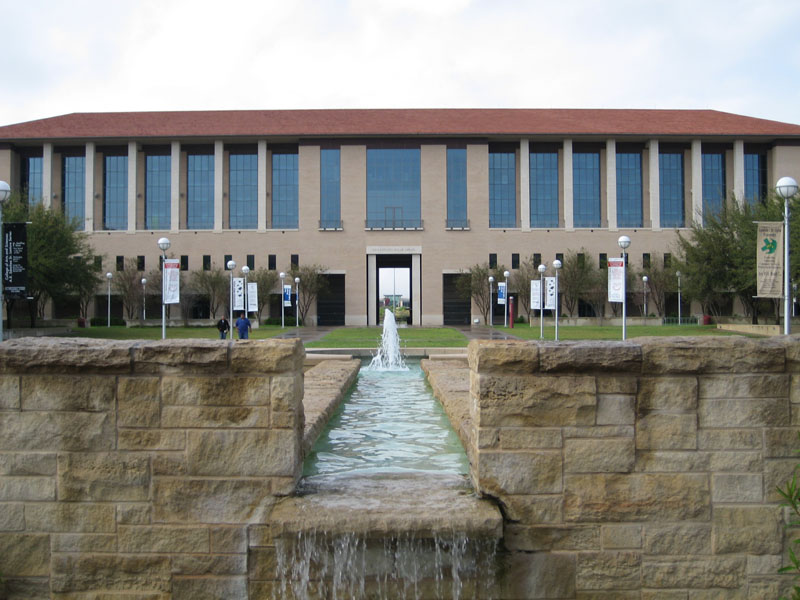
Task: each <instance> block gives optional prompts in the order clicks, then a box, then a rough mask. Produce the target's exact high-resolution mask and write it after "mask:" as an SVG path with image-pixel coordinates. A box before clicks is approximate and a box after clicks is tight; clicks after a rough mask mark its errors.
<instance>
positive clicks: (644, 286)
mask: <svg viewBox="0 0 800 600" xmlns="http://www.w3.org/2000/svg"><path fill="white" fill-rule="evenodd" d="M647 282H648V279H647V275H642V293H644V315H643V316H644V318H645V319H647Z"/></svg>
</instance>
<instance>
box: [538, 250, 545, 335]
mask: <svg viewBox="0 0 800 600" xmlns="http://www.w3.org/2000/svg"><path fill="white" fill-rule="evenodd" d="M538 270H539V339H540V340H543V339H544V272H545V271H547V265H545V264H541V265H539V267H538Z"/></svg>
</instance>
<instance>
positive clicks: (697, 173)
mask: <svg viewBox="0 0 800 600" xmlns="http://www.w3.org/2000/svg"><path fill="white" fill-rule="evenodd" d="M691 219H692V220H693V221H694V222H695V223H698V224H700V225H702V224H703V145H702V143H701V142H700V140H692V216H691ZM687 225H688V223H687Z"/></svg>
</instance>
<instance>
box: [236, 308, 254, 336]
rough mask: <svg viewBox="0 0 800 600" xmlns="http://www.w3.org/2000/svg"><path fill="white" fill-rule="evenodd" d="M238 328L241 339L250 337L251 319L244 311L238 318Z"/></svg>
mask: <svg viewBox="0 0 800 600" xmlns="http://www.w3.org/2000/svg"><path fill="white" fill-rule="evenodd" d="M236 329H238V330H239V339H240V340H246V339H247V338H249V337H250V329H251V326H250V319H248V318H247V316H245V314H244V313H239V318H238V319H236Z"/></svg>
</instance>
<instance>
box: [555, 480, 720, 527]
mask: <svg viewBox="0 0 800 600" xmlns="http://www.w3.org/2000/svg"><path fill="white" fill-rule="evenodd" d="M710 510H711V492H710V490H709V486H708V480H707V477H706V475H705V474H692V473H687V474H682V473H630V474H616V473H611V474H567V475H566V476H565V477H564V520H565V521H567V522H574V521H595V522H604V523H608V522H614V521H634V522H635V521H648V520H651V519H660V520H692V519H707V518H709V516H710Z"/></svg>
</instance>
